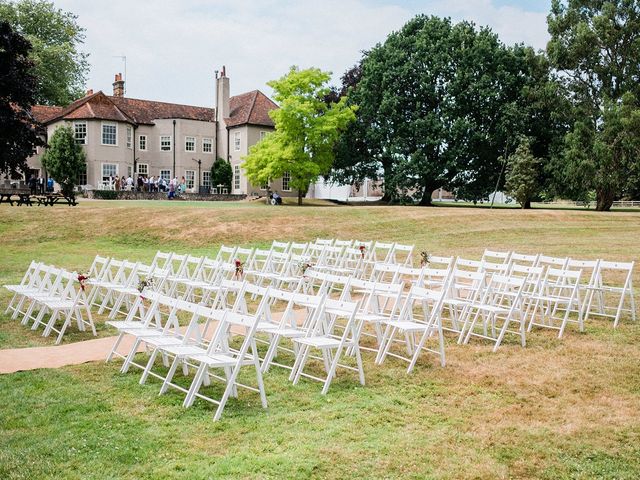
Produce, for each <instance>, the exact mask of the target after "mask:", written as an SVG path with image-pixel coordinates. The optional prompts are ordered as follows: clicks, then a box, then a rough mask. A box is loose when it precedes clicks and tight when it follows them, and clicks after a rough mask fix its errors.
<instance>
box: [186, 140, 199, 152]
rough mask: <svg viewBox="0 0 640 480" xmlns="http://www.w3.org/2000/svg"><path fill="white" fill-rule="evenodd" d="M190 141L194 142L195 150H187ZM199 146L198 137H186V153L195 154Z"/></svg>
mask: <svg viewBox="0 0 640 480" xmlns="http://www.w3.org/2000/svg"><path fill="white" fill-rule="evenodd" d="M189 140H193V149H192V150H189V149H188V148H187V144H188V143H189ZM197 146H198V141H197V140H196V137H192V136H188V137H184V151H185V152H189V153H194V152H195V151H196V149H197Z"/></svg>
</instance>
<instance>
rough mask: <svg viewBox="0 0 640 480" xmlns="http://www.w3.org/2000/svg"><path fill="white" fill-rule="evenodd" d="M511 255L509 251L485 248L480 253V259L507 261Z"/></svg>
mask: <svg viewBox="0 0 640 480" xmlns="http://www.w3.org/2000/svg"><path fill="white" fill-rule="evenodd" d="M510 257H511V252H500V251H496V250H488V249H485V251H484V253H483V254H482V261H486V262H492V263H508V262H509V258H510Z"/></svg>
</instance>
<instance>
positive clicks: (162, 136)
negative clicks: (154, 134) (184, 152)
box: [160, 135, 173, 152]
mask: <svg viewBox="0 0 640 480" xmlns="http://www.w3.org/2000/svg"><path fill="white" fill-rule="evenodd" d="M163 138H168V139H169V150H164V149H163V148H162V139H163ZM172 149H173V138H171V135H160V151H161V152H171V151H172Z"/></svg>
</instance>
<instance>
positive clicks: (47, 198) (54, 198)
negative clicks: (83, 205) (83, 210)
mask: <svg viewBox="0 0 640 480" xmlns="http://www.w3.org/2000/svg"><path fill="white" fill-rule="evenodd" d="M35 199H36V200H37V201H38V205H44V206H45V207H46V206H50V207H53V205H54V204H56V203H65V202H66V203H67V205H69V206H70V207H75V206H76V205H77V204H78V202H76V197H75V195H71V196H66V195H63V194H62V193H45V194H41V195H36V196H35Z"/></svg>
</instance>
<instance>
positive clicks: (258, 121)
mask: <svg viewBox="0 0 640 480" xmlns="http://www.w3.org/2000/svg"><path fill="white" fill-rule="evenodd" d="M276 108H278V105H276V104H275V102H274V101H273V100H271V99H270V98H269V97H267V96H266V95H265V94H264V93H262V92H261V91H260V90H254V91H252V92H247V93H243V94H241V95H236V96H233V97H231V98H230V99H229V118H225V123H226V124H227V127H237V126H238V125H245V124H249V125H264V126H267V127H273V126H275V125H274V123H273V120H272V119H271V117H270V116H269V112H270V111H271V110H275V109H276Z"/></svg>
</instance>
